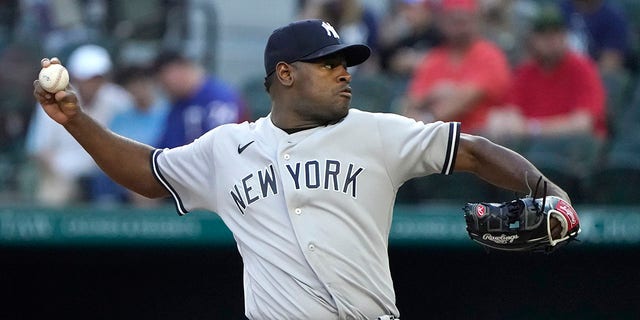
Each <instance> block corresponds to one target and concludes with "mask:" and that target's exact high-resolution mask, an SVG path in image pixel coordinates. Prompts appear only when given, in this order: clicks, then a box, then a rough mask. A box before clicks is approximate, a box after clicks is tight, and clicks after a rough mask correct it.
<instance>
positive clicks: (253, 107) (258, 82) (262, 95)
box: [240, 75, 271, 120]
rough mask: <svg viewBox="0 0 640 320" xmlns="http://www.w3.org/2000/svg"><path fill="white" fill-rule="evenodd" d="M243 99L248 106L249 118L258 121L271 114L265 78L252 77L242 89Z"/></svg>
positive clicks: (260, 76)
mask: <svg viewBox="0 0 640 320" xmlns="http://www.w3.org/2000/svg"><path fill="white" fill-rule="evenodd" d="M240 90H241V93H242V97H243V99H244V101H245V103H246V104H247V109H248V111H249V118H250V119H251V120H256V119H258V118H260V117H264V116H266V115H268V114H269V112H271V99H269V94H268V93H267V91H265V88H264V76H262V75H259V76H254V77H250V78H248V79H247V80H245V82H244V83H243V84H242V85H241V87H240Z"/></svg>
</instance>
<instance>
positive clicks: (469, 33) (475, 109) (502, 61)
mask: <svg viewBox="0 0 640 320" xmlns="http://www.w3.org/2000/svg"><path fill="white" fill-rule="evenodd" d="M441 5H442V8H441V10H442V11H441V13H440V14H439V16H438V17H439V19H438V25H439V27H440V28H441V30H442V33H443V35H444V39H445V42H444V43H443V44H441V45H439V46H438V47H436V48H433V49H432V50H430V51H429V53H428V54H427V55H426V56H425V58H424V60H423V61H422V63H421V64H420V65H419V66H418V69H417V70H416V72H415V74H414V76H413V78H412V79H411V82H410V84H409V90H408V93H407V94H408V97H407V101H406V102H405V110H404V113H405V115H407V116H409V117H413V118H415V119H417V120H422V121H425V122H429V121H433V120H444V121H451V120H454V121H461V122H462V130H463V131H465V132H471V133H476V132H478V131H481V130H482V129H483V128H484V126H485V120H486V117H487V114H488V112H489V110H490V107H491V106H493V105H495V104H498V103H502V101H503V100H502V99H503V98H504V95H505V94H506V90H507V89H508V86H509V83H510V82H509V81H510V71H509V65H508V62H507V59H506V57H505V56H504V54H503V53H502V51H500V49H498V48H497V47H496V46H495V45H494V44H492V43H491V42H489V41H487V40H485V39H483V38H481V37H480V35H479V33H480V26H479V21H478V7H477V3H476V1H474V0H443V1H442V4H441Z"/></svg>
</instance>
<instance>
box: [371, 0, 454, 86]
mask: <svg viewBox="0 0 640 320" xmlns="http://www.w3.org/2000/svg"><path fill="white" fill-rule="evenodd" d="M391 6H392V8H391V10H389V13H388V14H387V16H385V17H384V18H383V19H382V22H381V25H380V32H379V38H380V40H379V55H380V61H379V62H380V68H381V70H382V71H384V72H386V73H387V74H390V75H395V76H400V77H409V76H411V74H412V73H413V72H414V70H415V69H416V68H417V66H418V64H419V63H420V62H421V61H422V59H423V58H424V55H425V54H426V53H427V50H429V49H430V48H432V47H434V46H436V45H438V44H439V43H440V42H441V40H442V36H441V35H440V32H439V31H438V29H437V28H436V26H435V22H434V20H435V17H434V7H435V5H434V0H392V1H391Z"/></svg>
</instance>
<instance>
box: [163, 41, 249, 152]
mask: <svg viewBox="0 0 640 320" xmlns="http://www.w3.org/2000/svg"><path fill="white" fill-rule="evenodd" d="M154 69H155V72H156V73H157V77H158V79H159V80H160V83H161V84H162V87H163V89H164V91H165V92H166V93H167V95H168V97H169V99H170V100H171V109H170V111H169V116H168V118H167V122H166V126H165V130H164V133H163V135H162V137H161V139H160V141H159V142H158V144H157V147H161V148H173V147H177V146H181V145H185V144H188V143H191V142H192V141H193V140H195V139H196V138H198V137H199V136H201V135H202V134H203V133H205V132H207V131H209V130H211V129H213V128H215V127H217V126H219V125H222V124H225V123H239V122H242V121H244V120H247V113H246V111H245V110H246V108H245V107H244V103H243V101H242V99H241V95H240V94H239V92H237V91H236V90H235V89H234V88H232V87H231V86H230V85H228V84H226V83H224V82H223V81H221V80H220V79H217V78H216V77H214V76H213V75H210V74H208V73H207V71H206V70H205V69H204V67H202V66H201V65H199V64H198V63H196V62H194V61H193V60H191V59H189V58H187V57H185V56H184V55H182V54H180V53H178V52H172V51H167V52H163V53H161V54H160V55H159V56H158V57H157V59H156V63H155V65H154Z"/></svg>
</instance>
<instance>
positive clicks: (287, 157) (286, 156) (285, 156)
mask: <svg viewBox="0 0 640 320" xmlns="http://www.w3.org/2000/svg"><path fill="white" fill-rule="evenodd" d="M283 158H284V159H285V160H289V159H291V156H290V155H289V154H288V153H287V154H285V155H284V157H283Z"/></svg>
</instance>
